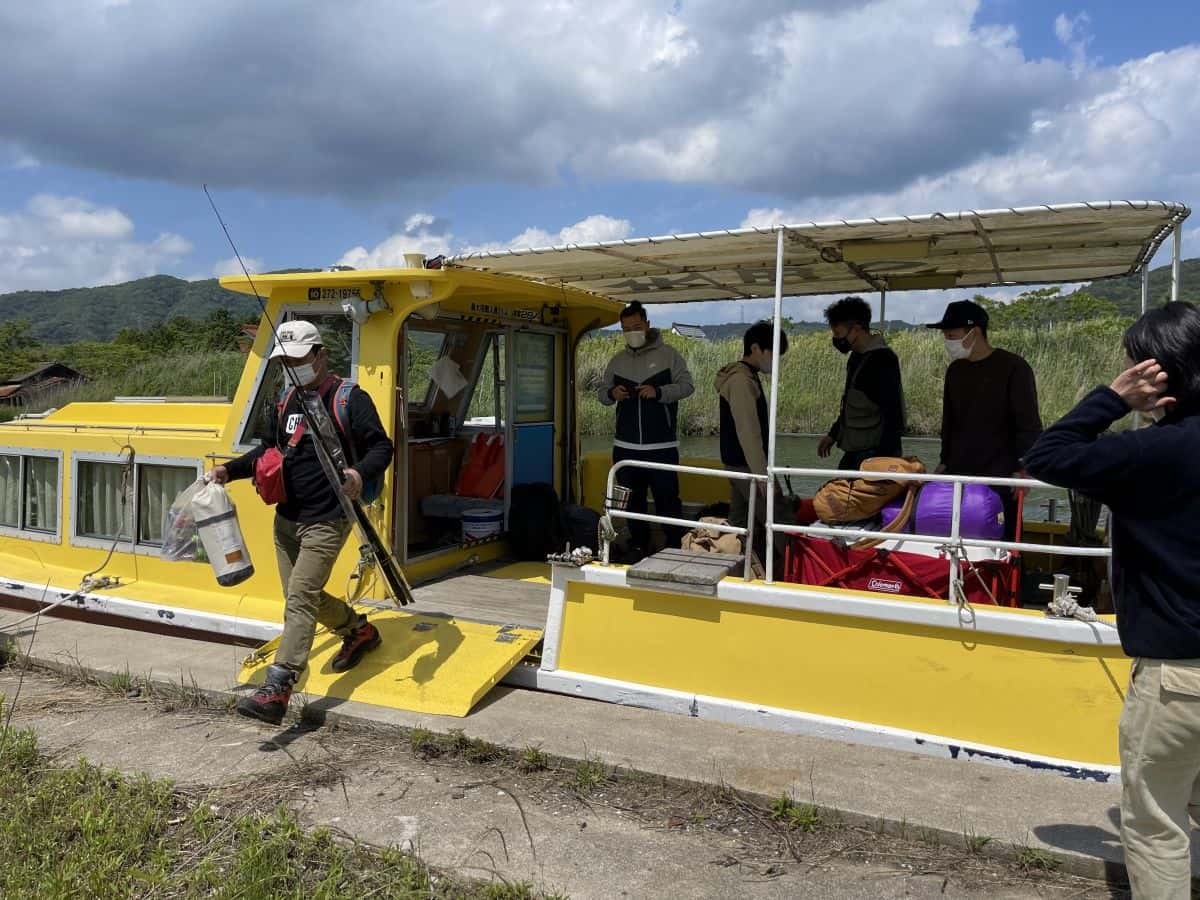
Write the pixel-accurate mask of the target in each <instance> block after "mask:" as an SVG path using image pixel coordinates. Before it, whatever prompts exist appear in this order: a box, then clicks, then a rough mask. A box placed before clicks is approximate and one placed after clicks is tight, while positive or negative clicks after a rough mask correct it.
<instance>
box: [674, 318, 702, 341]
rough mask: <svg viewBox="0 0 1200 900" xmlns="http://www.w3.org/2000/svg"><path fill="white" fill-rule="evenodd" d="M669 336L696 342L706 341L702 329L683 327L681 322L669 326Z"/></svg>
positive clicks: (693, 326) (698, 327)
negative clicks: (675, 335)
mask: <svg viewBox="0 0 1200 900" xmlns="http://www.w3.org/2000/svg"><path fill="white" fill-rule="evenodd" d="M671 334H677V335H679V336H680V337H686V338H693V339H695V340H697V341H707V340H708V335H707V334H705V333H704V329H703V328H701V327H700V326H699V325H684V324H683V323H682V322H676V323H674V324H673V325H672V326H671Z"/></svg>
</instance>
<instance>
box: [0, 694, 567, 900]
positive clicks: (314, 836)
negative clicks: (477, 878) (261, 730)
mask: <svg viewBox="0 0 1200 900" xmlns="http://www.w3.org/2000/svg"><path fill="white" fill-rule="evenodd" d="M0 712H2V709H0ZM0 719H2V716H0ZM0 859H3V860H4V865H3V866H0V896H3V897H5V898H11V900H18V898H41V897H92V898H98V900H108V898H125V897H149V896H171V897H183V898H193V897H195V898H199V897H214V896H216V897H301V896H303V897H311V898H320V900H325V898H328V900H332V898H335V897H336V898H367V897H386V898H414V900H415V898H439V900H440V898H451V897H455V898H460V897H461V898H472V900H476V898H477V900H484V898H487V900H526V898H528V900H533V898H542V897H545V896H546V895H544V894H542V893H541V892H539V891H537V890H536V889H534V888H533V887H532V886H530V885H528V884H524V883H512V882H493V883H491V884H483V883H477V882H465V881H461V880H458V879H455V878H452V877H449V876H447V875H444V874H440V873H438V872H435V871H433V870H431V869H430V868H429V867H427V866H426V865H424V864H423V863H422V862H421V861H420V860H419V859H418V858H416V857H415V856H412V855H411V854H408V853H404V852H401V851H400V850H398V849H396V848H394V847H393V848H379V847H373V846H369V845H366V844H363V843H360V842H356V841H352V840H348V839H345V838H343V837H342V836H341V835H339V834H336V833H334V832H332V831H330V830H326V829H317V830H312V831H308V830H305V829H304V828H303V827H301V825H300V824H299V822H298V821H297V820H296V818H295V817H294V816H293V815H292V814H291V813H290V812H288V811H287V810H286V809H284V808H279V809H276V810H273V811H270V812H258V811H249V810H242V811H235V812H227V811H225V810H224V808H223V807H222V806H218V805H216V804H212V803H210V802H209V800H208V798H205V797H198V796H192V795H188V794H185V793H182V792H179V791H176V790H175V789H174V787H173V786H172V784H171V783H170V782H168V781H163V780H155V779H150V778H147V777H144V776H138V777H126V776H122V775H120V774H119V773H117V772H113V771H109V770H106V769H102V768H99V767H97V766H93V765H90V764H88V763H86V762H84V761H80V762H79V763H77V764H75V765H74V766H69V767H64V766H56V765H53V764H51V763H50V762H48V761H47V760H46V759H45V758H44V757H43V756H41V754H40V753H39V752H38V748H37V743H36V740H35V738H34V735H33V733H32V732H31V731H28V730H15V729H6V730H0Z"/></svg>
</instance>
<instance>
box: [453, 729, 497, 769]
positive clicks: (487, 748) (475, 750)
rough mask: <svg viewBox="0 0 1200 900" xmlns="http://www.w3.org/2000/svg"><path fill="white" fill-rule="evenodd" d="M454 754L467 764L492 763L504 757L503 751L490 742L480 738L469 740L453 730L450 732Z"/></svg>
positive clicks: (469, 738)
mask: <svg viewBox="0 0 1200 900" xmlns="http://www.w3.org/2000/svg"><path fill="white" fill-rule="evenodd" d="M450 739H451V741H452V747H453V749H454V752H455V753H457V754H458V755H459V756H461V757H462V758H463V759H465V760H466V761H467V762H469V763H477V764H480V763H489V762H494V761H496V760H497V759H499V758H500V757H502V756H503V755H504V751H503V750H501V749H500V748H499V747H498V746H496V745H495V744H493V743H492V742H491V741H485V740H483V739H482V738H471V737H467V736H466V735H464V734H463V733H462V732H461V731H459V730H457V729H455V730H454V731H451V732H450Z"/></svg>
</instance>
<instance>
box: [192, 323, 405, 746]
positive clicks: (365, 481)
mask: <svg viewBox="0 0 1200 900" xmlns="http://www.w3.org/2000/svg"><path fill="white" fill-rule="evenodd" d="M278 336H279V341H278V343H277V345H276V347H275V349H274V350H273V351H272V352H271V359H281V360H282V362H283V365H285V366H286V367H287V368H288V369H289V370H290V371H289V372H288V373H287V378H286V379H285V382H284V385H285V388H284V394H283V397H282V398H281V400H280V403H279V405H278V409H277V413H276V415H274V416H272V417H271V421H270V422H269V423H268V427H267V440H265V441H264V442H263V443H262V444H261V445H260V446H258V447H256V448H254V449H253V450H251V451H250V452H249V453H246V454H244V455H243V456H240V457H238V458H237V459H234V460H231V461H230V462H228V463H226V464H225V465H223V466H216V467H215V468H214V469H213V470H212V473H211V474H212V479H213V481H215V482H217V483H218V484H224V483H226V482H228V481H236V480H238V479H240V478H250V477H253V476H255V474H256V469H257V471H258V473H259V480H261V479H262V477H263V475H262V472H263V468H262V465H261V460H262V459H263V457H264V456H265V455H267V454H268V451H271V450H274V451H276V452H280V453H282V491H281V492H280V493H282V494H283V496H282V497H278V498H276V497H270V498H267V497H265V496H264V499H269V500H271V501H273V500H275V499H278V501H279V502H278V506H276V509H275V556H276V560H277V562H278V564H279V574H280V578H281V579H282V581H283V590H284V595H285V606H284V613H283V634H282V636H281V637H280V639H279V648H278V649H277V650H276V651H275V660H274V662H273V664H272V665H271V666H269V667H268V668H267V674H266V682H265V684H264V685H263V686H262V687H261V688H259V689H258V690H257V691H255V692H254V693H253V694H252V695H251V696H249V697H243V698H242V699H241V700H239V701H238V704H237V711H238V712H239V713H240V714H242V715H244V716H249V717H250V718H253V719H259V720H261V721H264V722H269V723H271V724H274V725H278V724H279V723H280V722H281V721H283V716H284V713H286V712H287V707H288V701H289V700H290V699H291V694H292V686H293V685H294V684H295V682H296V680H297V678H299V676H300V673H301V672H303V671H304V667H305V666H306V665H307V663H308V655H309V652H310V651H311V650H312V644H313V637H314V634H315V632H316V626H317V623H320V624H321V625H324V626H325V627H326V628H328V629H330V630H331V631H333V632H334V633H336V634H337V635H339V636H340V637H341V638H342V648H341V650H339V651H338V653H337V655H336V656H335V657H334V658H333V662H332V664H331V668H332V669H333V671H335V672H344V671H346V670H348V669H351V668H353V667H354V666H356V665H357V664H358V663H359V661H360V660H361V659H362V657H363V654H364V653H366V652H368V651H370V650H374V649H375V648H376V647H378V646H379V644H380V643H381V639H380V636H379V632H378V630H377V629H376V628H375V626H374V625H372V624H370V623H369V622H368V621H367V618H366V616H365V615H362V614H360V613H356V612H355V611H354V610H353V609H352V608H351V607H350V606H349V605H348V604H347V603H345V602H344V601H343V600H341V599H339V598H337V597H334V596H333V595H332V594H329V593H326V591H325V584H326V582H328V581H329V575H330V572H331V571H332V569H333V564H334V562H335V561H336V560H337V557H338V554H339V553H341V550H342V546H343V545H344V544H345V543H346V538H347V537H348V536H349V534H350V529H351V525H350V522H349V521H347V519H346V516H345V514H344V513H343V511H342V506H341V502H340V500H339V499H338V497H337V495H336V494H335V493H334V491H335V488H334V486H333V485H332V484H330V482H329V478H328V477H327V476H326V474H325V471H324V469H323V468H322V467H321V461H320V457H319V456H318V455H317V450H316V448H315V446H314V444H313V441H314V436H313V435H312V434H308V433H307V431H308V426H307V423H306V422H305V417H304V415H303V413H302V407H301V399H302V398H301V392H300V391H299V390H296V388H295V385H296V384H297V383H298V384H300V385H301V386H302V387H303V389H304V390H305V391H316V392H317V393H318V394H319V396H320V398H321V401H322V403H323V405H324V407H325V409H326V410H327V412H328V413H329V417H330V419H331V420H332V421H333V422H334V423H335V425H336V428H335V430H336V432H337V434H338V438H339V439H340V440H341V442H342V448H343V450H344V451H345V454H346V458H347V460H349V461H350V462H351V466H350V467H349V468H346V469H345V470H344V472H343V474H344V475H345V481H344V482H343V484H342V485H341V487H340V490H341V491H342V493H344V494H345V495H346V496H347V497H349V498H350V499H351V500H357V499H359V498H360V497H362V496H363V494H364V488H366V489H367V492H368V493H370V491H371V489H372V488H373V487H374V486H377V485H378V483H379V479H380V478H381V477H382V475H383V473H384V471H385V470H386V469H387V467H388V465H389V464H390V463H391V461H392V441H391V439H390V438H389V437H388V436H387V432H385V431H384V429H383V424H382V423H381V422H380V420H379V413H378V412H377V411H376V410H375V404H374V403H373V402H372V401H371V398H370V396H369V395H368V394H367V393H366V392H365V391H363V390H362V389H361V388H359V387H358V386H357V385H353V384H350V383H349V382H344V381H342V379H341V378H339V377H338V376H337V375H334V374H332V373H331V372H330V371H329V358H328V355H327V352H326V350H325V347H324V346H323V344H322V342H321V333H320V331H318V330H317V327H316V326H315V325H313V324H312V323H311V322H305V321H302V320H294V321H291V322H285V323H284V324H283V325H281V326H280V327H279V331H278ZM293 376H294V377H293ZM257 486H258V488H259V491H260V493H263V491H264V489H263V485H261V484H259V485H257Z"/></svg>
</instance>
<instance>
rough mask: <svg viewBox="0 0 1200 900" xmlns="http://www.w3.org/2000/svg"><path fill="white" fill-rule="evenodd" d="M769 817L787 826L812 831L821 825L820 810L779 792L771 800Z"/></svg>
mask: <svg viewBox="0 0 1200 900" xmlns="http://www.w3.org/2000/svg"><path fill="white" fill-rule="evenodd" d="M770 810H771V818H772V819H774V820H775V821H776V822H780V823H782V824H784V825H786V826H787V827H788V828H798V829H800V830H801V831H804V832H808V833H812V832H814V831H816V830H817V829H818V828H819V827H821V822H822V819H821V811H820V810H819V809H818V808H817V807H816V806H814V805H813V804H811V803H797V802H796V800H795V799H794V798H792V797H790V796H788V795H787V794H780V795H779V796H778V797H777V798H775V799H774V800H772V801H771V806H770Z"/></svg>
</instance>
